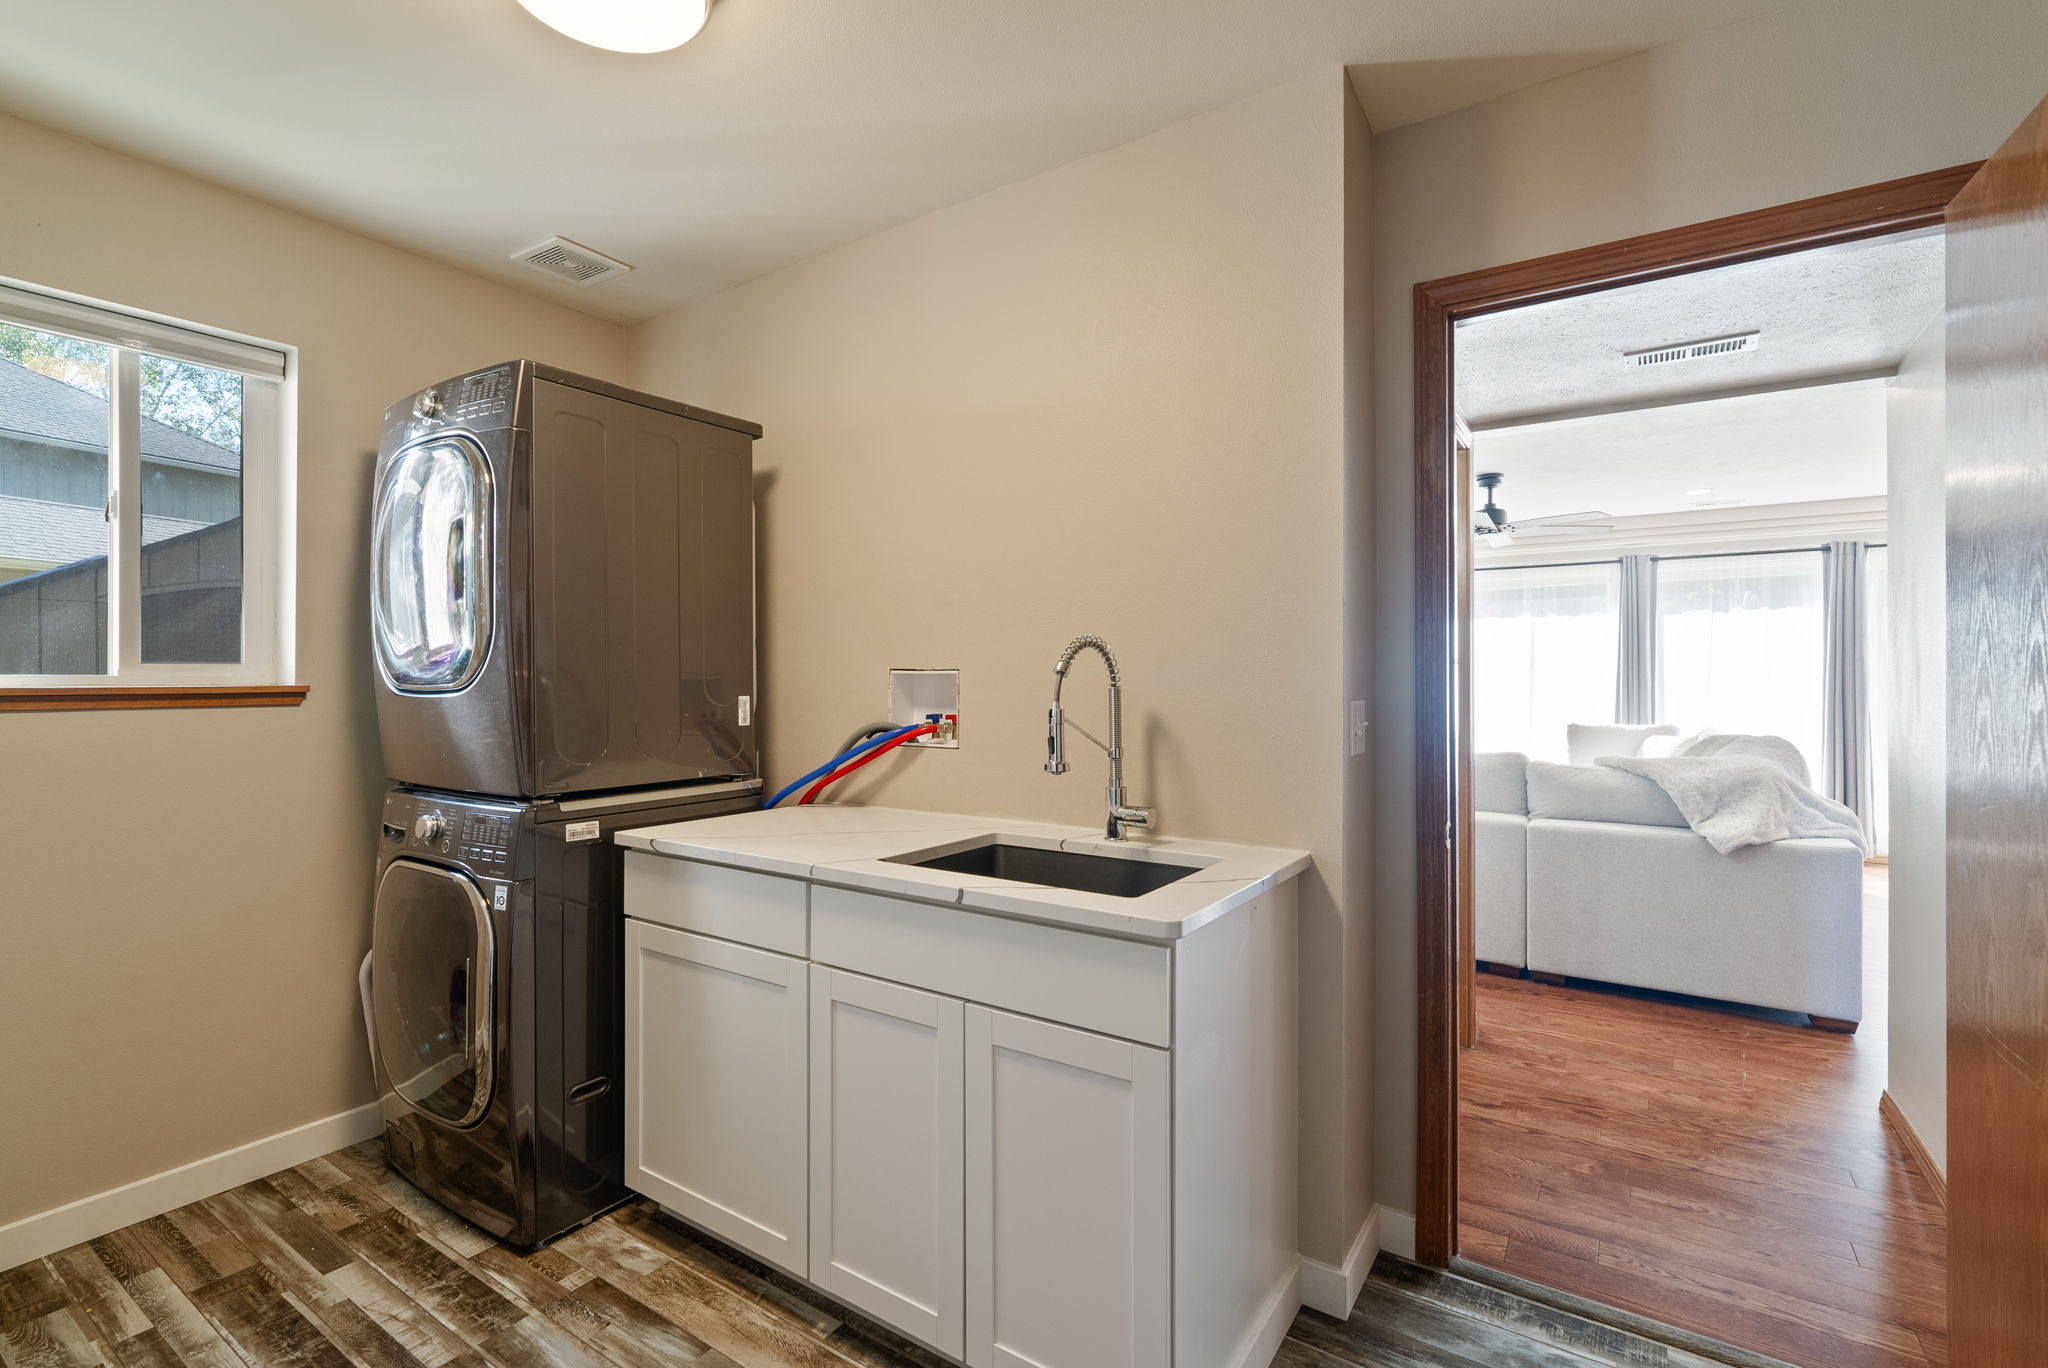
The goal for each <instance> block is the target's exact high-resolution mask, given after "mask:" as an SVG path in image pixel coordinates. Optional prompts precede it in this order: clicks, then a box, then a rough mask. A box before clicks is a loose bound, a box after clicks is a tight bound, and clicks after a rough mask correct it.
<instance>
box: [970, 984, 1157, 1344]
mask: <svg viewBox="0 0 2048 1368" xmlns="http://www.w3.org/2000/svg"><path fill="white" fill-rule="evenodd" d="M1167 1058H1168V1056H1167V1052H1166V1051H1164V1050H1156V1049H1153V1048H1151V1047H1149V1046H1145V1045H1136V1044H1133V1043H1131V1042H1129V1041H1125V1040H1116V1039H1113V1038H1111V1037H1109V1036H1101V1035H1095V1034H1093V1033H1091V1032H1087V1031H1077V1030H1074V1029H1072V1028H1070V1027H1065V1026H1055V1025H1052V1024H1050V1023H1048V1022H1043V1021H1034V1020H1031V1019H1030V1018H1027V1017H1019V1016H1012V1015H1010V1014H1009V1013H1007V1012H998V1011H993V1010H991V1009H989V1008H987V1007H969V1008H968V1009H967V1361H968V1363H969V1364H971V1365H973V1368H1167V1364H1168V1363H1169V1357H1170V1341H1171V1324H1170V1321H1171V1315H1172V1304H1171V1292H1170V1279H1171V1276H1172V1263H1171V1256H1172V1216H1171V1212H1170V1205H1169V1204H1170V1201H1171V1185H1170V1177H1171V1172H1172V1168H1171V1166H1172V1156H1173V1146H1172V1141H1171V1137H1170V1135H1169V1131H1168V1126H1169V1121H1170V1117H1169V1107H1170V1101H1169V1090H1168V1086H1167V1080H1168V1069H1167Z"/></svg>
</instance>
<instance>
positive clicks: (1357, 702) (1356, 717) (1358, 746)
mask: <svg viewBox="0 0 2048 1368" xmlns="http://www.w3.org/2000/svg"><path fill="white" fill-rule="evenodd" d="M1368 725H1370V724H1369V723H1367V721H1366V720H1365V700H1364V699H1362V698H1354V699H1352V700H1351V726H1350V729H1349V733H1348V734H1349V736H1350V753H1351V754H1352V755H1363V754H1365V729H1366V727H1367V726H1368Z"/></svg>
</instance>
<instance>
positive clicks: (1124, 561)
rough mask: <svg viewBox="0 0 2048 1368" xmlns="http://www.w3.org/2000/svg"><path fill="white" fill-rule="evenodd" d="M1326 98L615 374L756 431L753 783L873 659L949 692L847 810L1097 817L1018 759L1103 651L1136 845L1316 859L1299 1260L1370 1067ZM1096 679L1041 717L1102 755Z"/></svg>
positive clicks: (721, 317)
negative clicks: (1191, 840) (937, 716)
mask: <svg viewBox="0 0 2048 1368" xmlns="http://www.w3.org/2000/svg"><path fill="white" fill-rule="evenodd" d="M1348 103H1349V98H1348V94H1347V91H1346V88H1345V86H1344V83H1343V77H1342V75H1341V73H1340V72H1338V71H1337V70H1336V69H1334V68H1332V69H1331V70H1330V71H1329V72H1328V73H1325V74H1322V75H1319V76H1317V77H1314V78H1311V79H1307V80H1303V81H1300V82H1296V83H1294V84H1290V85H1288V86H1285V87H1282V88H1280V89H1278V90H1275V91H1271V92H1268V93H1266V94H1264V95H1261V96H1258V97H1256V98H1253V99H1251V100H1247V101H1245V102H1243V103H1241V104H1237V105H1233V106H1231V107H1229V108H1226V109H1222V110H1218V111H1215V112H1213V113H1210V114H1206V115H1203V116H1201V117H1199V118H1195V119H1192V120H1189V121H1188V122H1185V123H1182V124H1179V125H1177V126H1175V127H1172V128H1168V129H1165V130H1163V131H1162V132H1159V133H1156V134H1153V135H1151V136H1149V137H1146V138H1142V139H1139V140H1137V141H1135V142H1132V143H1129V144H1126V145H1124V146H1122V147H1118V148H1115V149H1113V150H1111V151H1108V152H1105V153H1102V154H1100V155H1098V156H1095V157H1091V158H1088V159H1086V160H1083V161H1080V162H1076V163H1074V164H1072V165H1069V166H1066V167H1062V168H1060V169H1058V170H1055V171H1052V172H1049V173H1046V174H1044V175H1041V176H1037V177H1034V178H1032V179H1030V180H1027V181H1023V182H1020V183H1018V184H1015V185H1012V186H1009V187H1006V188H1005V189H1002V190H999V191H996V192H994V193H991V194H988V195H984V196H981V197H979V198H977V199H974V200H971V201H969V202H967V203H964V204H960V205H957V206H954V207H952V208H949V209H946V210H943V211H940V212H938V213H934V214H931V215H928V216H926V217H924V218H920V219H917V220H915V221H913V222H911V223H907V224H904V225H901V226H899V227H896V228H893V229H890V230H889V231H887V232H884V233H881V234H878V235H876V236H874V237H871V238H868V239H865V240H863V241H860V242H856V243H853V244H851V245H849V246H846V247H843V248H840V249H837V250H835V251H833V252H830V253H827V254H825V255H824V256H821V257H818V258H815V259H813V260H811V261H808V262H805V263H802V264H800V265H797V266H793V267H790V268H788V269H785V270H782V271H778V272H775V273H774V274H771V275H769V276H766V277H764V278H762V279H759V280H756V281H754V282H752V283H750V284H747V285H744V286H740V287H738V288H735V289H733V290H730V291H727V292H725V293H723V294H721V295H718V296H715V297H713V298H711V299H708V300H705V301H703V302H701V303H699V304H695V305H693V306H691V307H689V308H688V309H686V310H683V311H681V312H679V313H676V314H672V315H669V316H667V317H664V318H661V319H658V320H655V321H653V322H651V323H648V324H646V325H643V326H642V327H641V328H640V329H638V330H636V332H635V335H634V339H633V346H634V351H635V355H636V357H637V376H636V378H637V381H638V383H640V384H642V385H644V386H647V387H649V388H653V389H659V390H665V391H669V392H673V393H678V394H683V395H687V396H688V397H689V398H690V399H691V401H692V402H695V403H700V404H704V405H708V406H710V407H712V408H716V409H722V410H725V411H728V412H734V413H739V414H743V415H745V416H748V417H751V418H755V419H758V420H759V421H760V422H762V423H763V424H764V425H765V426H766V428H767V435H766V437H765V438H764V439H763V440H762V441H761V443H760V444H759V446H758V448H757V452H756V465H757V471H758V484H759V487H760V499H759V517H760V526H761V540H762V551H761V557H762V561H763V564H764V567H765V569H764V573H763V577H762V582H761V587H760V592H761V624H762V641H761V651H762V680H763V684H762V699H763V701H762V711H761V714H760V716H761V725H762V732H763V742H764V746H765V758H766V766H767V770H768V774H769V778H770V780H771V781H777V780H787V779H789V778H792V777H794V776H795V775H796V774H798V773H801V772H802V771H803V770H805V769H808V768H810V767H811V766H812V765H814V764H816V763H817V762H818V761H819V760H822V759H823V758H825V757H826V756H827V755H828V754H829V753H830V751H831V748H832V747H833V745H834V744H835V743H836V742H837V741H838V740H839V739H840V738H841V737H842V736H843V735H844V734H845V733H846V732H847V731H848V730H849V729H851V728H852V727H853V726H855V725H857V724H860V723H864V722H870V721H874V720H877V719H878V718H879V717H880V715H881V713H882V708H883V704H884V702H885V700H886V696H887V695H886V690H887V680H886V672H887V670H888V669H889V667H891V666H902V665H908V666H937V667H949V666H950V667H957V668H959V669H960V671H961V738H962V741H961V749H960V750H958V751H957V752H944V751H928V752H923V753H919V754H914V755H910V756H907V757H903V758H901V759H893V758H892V759H891V760H888V761H885V762H882V763H879V764H877V765H876V766H874V767H873V769H874V773H875V777H873V778H868V779H863V780H862V781H860V782H855V783H850V784H849V785H848V792H847V793H846V795H845V796H847V797H851V798H857V799H860V800H862V801H866V802H873V803H890V804H898V805H905V806H917V807H934V808H951V809H959V810H966V811H984V812H1000V813H1009V814H1015V815H1019V816H1025V817H1038V818H1047V819H1057V820H1061V821H1068V822H1089V823H1092V822H1095V821H1098V820H1100V816H1101V812H1102V785H1103V776H1104V772H1105V770H1104V762H1103V759H1102V757H1101V755H1100V754H1099V753H1098V752H1096V751H1095V750H1094V749H1093V748H1092V747H1089V746H1088V745H1087V743H1086V742H1083V741H1081V740H1079V738H1074V746H1075V750H1074V753H1073V759H1074V760H1075V766H1074V772H1073V773H1071V774H1069V775H1068V776H1066V777H1065V778H1063V779H1057V780H1056V779H1053V778H1051V777H1049V776H1047V775H1046V774H1045V773H1044V772H1043V771H1042V769H1041V765H1042V763H1043V760H1044V746H1045V708H1046V704H1047V700H1048V697H1049V694H1050V689H1051V673H1052V664H1053V661H1054V659H1055V658H1056V656H1057V654H1058V652H1059V650H1060V648H1061V646H1062V645H1064V644H1065V643H1066V641H1067V640H1068V639H1069V638H1070V637H1072V636H1074V635H1075V634H1077V633H1081V632H1096V633H1100V634H1101V635H1103V636H1105V637H1106V638H1108V640H1109V642H1110V643H1111V644H1112V646H1114V648H1115V649H1116V651H1117V653H1118V656H1119V659H1120V661H1121V663H1122V666H1123V669H1124V673H1125V677H1126V709H1125V735H1126V739H1127V744H1128V748H1129V750H1130V753H1131V764H1130V779H1129V782H1130V786H1131V789H1132V793H1133V796H1134V798H1135V800H1136V801H1138V802H1141V803H1146V804H1151V805H1154V806H1156V807H1157V809H1158V815H1159V822H1160V826H1161V829H1162V830H1164V831H1169V832H1173V833H1176V834H1180V835H1188V836H1211V837H1225V838H1235V839H1239V840H1246V841H1254V842H1266V843H1270V844H1277V845H1288V846H1305V847H1308V848H1310V849H1312V850H1313V851H1314V852H1315V855H1316V868H1315V870H1314V872H1313V873H1312V874H1311V875H1310V876H1309V879H1308V887H1307V890H1306V892H1305V895H1304V897H1303V899H1302V908H1303V919H1304V920H1303V938H1302V940H1303V946H1304V955H1303V964H1304V973H1303V986H1302V992H1303V997H1304V1001H1305V1003H1306V1004H1308V1005H1307V1007H1306V1008H1305V1011H1304V1021H1305V1022H1306V1023H1308V1024H1307V1025H1306V1028H1305V1031H1304V1041H1305V1045H1306V1047H1307V1049H1308V1051H1309V1061H1308V1063H1307V1065H1306V1070H1305V1075H1304V1085H1305V1086H1304V1099H1305V1102H1304V1112H1303V1132H1304V1135H1305V1136H1306V1137H1309V1139H1308V1141H1307V1143H1306V1150H1305V1154H1304V1158H1305V1161H1306V1166H1307V1170H1308V1175H1309V1176H1308V1184H1307V1190H1308V1197H1307V1198H1306V1200H1305V1202H1304V1213H1303V1215H1304V1245H1305V1248H1307V1249H1308V1250H1309V1251H1310V1252H1311V1253H1312V1254H1315V1255H1316V1256H1318V1257H1321V1258H1325V1259H1329V1260H1335V1259H1336V1258H1339V1257H1341V1255H1342V1254H1343V1252H1344V1249H1345V1247H1346V1245H1347V1243H1348V1241H1349V1239H1350V1237H1351V1235H1352V1233H1353V1232H1354V1231H1355V1230H1356V1228H1357V1227H1358V1225H1359V1224H1361V1223H1362V1222H1363V1220H1364V1218H1365V1213H1366V1209H1367V1207H1366V1200H1367V1191H1366V1176H1367V1167H1366V1165H1367V1155H1368V1150H1367V1140H1366V1137H1365V1136H1363V1135H1361V1134H1359V1133H1357V1132H1358V1127H1359V1125H1360V1124H1361V1123H1362V1120H1363V1117H1364V1114H1365V1096H1364V1082H1365V1074H1364V1067H1365V1055H1366V1051H1365V1050H1364V1049H1363V1043H1362V1039H1360V1038H1359V1037H1357V1036H1354V1035H1352V1034H1351V1033H1350V1032H1348V1031H1347V1030H1346V1029H1345V1028H1344V1027H1343V1025H1342V1024H1341V1023H1343V1022H1344V1020H1345V1016H1346V1004H1347V1003H1348V1002H1352V1001H1355V1000H1358V999H1357V997H1356V996H1355V995H1356V994H1357V993H1360V992H1362V986H1361V985H1359V984H1357V983H1356V982H1355V981H1354V982H1352V983H1350V984H1348V985H1347V983H1346V971H1347V969H1351V970H1355V971H1358V972H1362V970H1363V966H1364V961H1363V954H1364V949H1363V947H1364V946H1365V944H1366V937H1365V935H1364V934H1363V932H1364V931H1365V922H1364V919H1363V914H1362V910H1361V909H1360V908H1358V907H1357V906H1356V905H1355V904H1347V901H1346V899H1345V898H1344V897H1343V894H1344V891H1345V889H1346V887H1347V879H1348V872H1347V871H1348V870H1349V868H1350V862H1349V861H1348V860H1347V852H1346V849H1345V822H1346V816H1347V814H1346V810H1345V802H1346V798H1347V790H1346V783H1345V778H1346V772H1347V762H1346V761H1345V759H1344V752H1343V745H1344V740H1343V738H1344V732H1343V717H1342V712H1343V707H1342V699H1343V692H1344V686H1345V677H1346V663H1345V653H1344V649H1343V647H1344V643H1343V640H1342V636H1343V630H1344V623H1345V608H1346V604H1345V598H1344V592H1343V586H1344V571H1345V562H1344V556H1343V546H1344V526H1345V520H1346V509H1347V503H1346V499H1347V487H1346V483H1345V478H1344V476H1345V472H1344V453H1345V449H1346V425H1345V399H1346V386H1345V376H1344V374H1343V370H1344V358H1345V354H1346V332H1345V302H1346V295H1345V283H1346V282H1345V270H1344V265H1345V248H1346V238H1345V230H1346V216H1345V210H1346V200H1345V195H1344V185H1343V179H1344V178H1343V171H1344V159H1345V155H1346V143H1345V128H1346V124H1345V106H1346V104H1348ZM1359 131H1360V132H1362V130H1359ZM1362 143H1363V138H1362V137H1360V138H1357V139H1355V140H1354V145H1353V148H1352V151H1353V153H1354V155H1362V154H1363V147H1362V146H1361V145H1360V144H1362ZM1353 207H1354V208H1358V207H1359V206H1357V205H1355V204H1354V206H1353ZM1352 227H1353V229H1354V230H1355V231H1362V228H1363V222H1362V215H1354V221H1353V224H1352ZM1357 246H1358V244H1357V243H1354V244H1353V247H1354V253H1353V259H1354V260H1356V259H1357V251H1356V248H1357ZM1359 275H1360V280H1361V281H1362V272H1361V273H1359ZM1354 302H1355V303H1358V308H1359V311H1360V312H1361V313H1362V310H1363V305H1362V302H1358V301H1357V300H1356V299H1354ZM1360 331H1362V329H1361V330H1360ZM1357 341H1358V339H1357V338H1354V343H1356V342H1357ZM1354 397H1362V396H1354ZM1353 494H1354V495H1355V491H1353ZM1359 673H1361V674H1362V673H1364V671H1363V670H1362V669H1361V670H1360V671H1359ZM1102 688H1103V685H1102V674H1101V670H1100V667H1099V665H1098V664H1096V663H1095V662H1094V661H1092V660H1088V661H1084V662H1082V663H1081V664H1080V665H1079V666H1078V667H1077V668H1076V670H1075V672H1074V676H1073V678H1072V679H1071V681H1070V683H1069V685H1068V688H1067V694H1066V698H1067V701H1068V703H1069V706H1070V711H1071V715H1072V716H1073V717H1074V718H1075V719H1076V720H1077V721H1079V722H1080V723H1081V724H1082V725H1083V726H1086V727H1088V728H1089V729H1090V730H1093V731H1095V732H1097V734H1098V735H1099V734H1100V731H1101V727H1102V722H1103V718H1102V711H1103V709H1102ZM1357 768H1358V769H1359V770H1363V768H1364V765H1363V762H1358V764H1357ZM1363 787H1364V786H1363V785H1360V786H1359V789H1358V791H1357V792H1355V793H1353V794H1352V797H1353V798H1354V799H1355V798H1356V797H1357V796H1358V793H1362V792H1363ZM1351 817H1352V819H1353V820H1354V821H1355V822H1356V821H1360V820H1361V819H1360V815H1359V814H1358V813H1357V812H1355V811H1354V812H1353V813H1352V814H1351ZM1360 831H1361V833H1362V825H1361V827H1360ZM1361 841H1362V835H1361ZM1347 906H1348V907H1349V911H1348V917H1347V911H1346V908H1347Z"/></svg>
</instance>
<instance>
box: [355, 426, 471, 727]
mask: <svg viewBox="0 0 2048 1368" xmlns="http://www.w3.org/2000/svg"><path fill="white" fill-rule="evenodd" d="M490 519H491V472H490V464H489V462H488V461H487V460H486V459H485V458H484V452H483V448H482V447H480V446H478V445H477V443H476V441H475V439H473V438H471V437H469V436H468V435H466V434H464V433H444V434H442V435H440V436H437V437H431V438H428V439H426V440H423V441H419V442H415V443H413V444H412V445H411V446H408V447H406V448H404V449H403V450H401V451H400V452H398V454H397V455H396V456H394V457H392V459H391V464H390V466H389V467H388V468H387V469H386V470H385V472H384V480H383V483H382V484H380V485H379V486H378V488H377V506H376V514H375V528H374V531H373V534H372V542H371V551H370V556H371V572H370V573H371V584H370V609H371V614H372V617H373V620H374V624H375V633H376V638H377V664H378V668H379V669H381V670H382V671H383V673H384V678H385V680H386V682H387V683H389V684H390V685H391V687H392V688H394V689H397V690H399V691H400V692H403V693H449V692H453V691H454V690H457V689H462V688H465V687H467V686H468V685H469V683H470V682H471V681H472V680H474V679H475V678H476V676H477V673H478V671H480V670H482V669H483V667H484V661H485V659H486V657H487V656H488V655H489V652H490V644H491V589H492V585H491V555H490V549H491V535H490V532H491V529H490Z"/></svg>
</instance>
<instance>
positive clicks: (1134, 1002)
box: [634, 887, 1173, 1046]
mask: <svg viewBox="0 0 2048 1368" xmlns="http://www.w3.org/2000/svg"><path fill="white" fill-rule="evenodd" d="M634 915H635V916H639V915H641V914H639V913H637V912H636V913H634ZM811 958H812V959H814V960H816V961H818V962H819V963H821V964H833V965H837V966H839V967H840V968H842V969H851V970H854V971H855V972H856V973H862V974H871V975H873V976H874V977H876V978H882V979H891V980H894V981H895V982H897V983H908V984H912V985H914V986H916V987H919V988H928V989H930V990H932V991H933V992H936V993H946V994H950V995H951V996H953V997H958V998H965V999H967V1000H968V1001H970V1002H985V1003H987V1004H989V1005H990V1006H992V1007H1007V1008H1009V1009H1010V1010H1011V1011H1014V1012H1023V1013H1025V1014H1027V1015H1030V1016H1037V1017H1045V1018H1047V1019H1048V1020H1052V1021H1061V1022H1066V1023H1068V1024H1070V1025H1074V1026H1081V1027H1085V1028H1086V1029H1088V1030H1091V1031H1101V1032H1104V1033H1106V1034H1108V1035H1114V1036H1122V1037H1123V1038H1124V1039H1126V1040H1139V1041H1143V1042H1145V1043H1146V1044H1148V1045H1159V1046H1166V1045H1170V1044H1171V1043H1172V1035H1173V958H1172V951H1171V950H1169V949H1168V948H1167V947H1166V946H1163V945H1140V944H1138V943H1137V942H1136V941H1122V940H1114V939H1111V938H1110V937H1107V936H1097V935H1091V934H1089V933H1087V932H1082V931H1066V930H1062V929H1060V928H1059V927H1056V926H1040V925H1038V924H1036V923H1034V922H1021V921H1011V920H1008V919H1006V918H1003V917H993V916H988V915H986V914H982V913H975V912H963V911H961V910H960V909H959V908H957V907H936V906H933V905H931V904H929V903H920V902H911V901H909V900H908V899H904V898H888V897H882V896H879V895H877V894H873V893H855V892H853V891H851V890H848V889H844V888H825V887H817V888H813V889H812V890H811Z"/></svg>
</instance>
